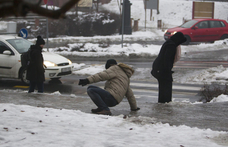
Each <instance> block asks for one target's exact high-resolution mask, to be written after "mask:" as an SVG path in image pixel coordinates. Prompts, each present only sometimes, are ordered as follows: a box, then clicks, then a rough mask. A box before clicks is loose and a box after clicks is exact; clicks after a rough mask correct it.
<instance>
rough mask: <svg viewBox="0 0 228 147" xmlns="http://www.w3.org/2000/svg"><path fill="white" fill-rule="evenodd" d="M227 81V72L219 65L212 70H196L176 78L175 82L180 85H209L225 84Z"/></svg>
mask: <svg viewBox="0 0 228 147" xmlns="http://www.w3.org/2000/svg"><path fill="white" fill-rule="evenodd" d="M227 79H228V70H227V68H224V67H223V66H222V65H220V66H217V67H213V68H208V69H203V70H196V71H193V72H191V73H187V74H185V75H184V76H183V77H178V78H176V79H175V81H176V82H180V83H199V84H202V83H207V84H210V83H212V82H217V83H218V82H219V83H227Z"/></svg>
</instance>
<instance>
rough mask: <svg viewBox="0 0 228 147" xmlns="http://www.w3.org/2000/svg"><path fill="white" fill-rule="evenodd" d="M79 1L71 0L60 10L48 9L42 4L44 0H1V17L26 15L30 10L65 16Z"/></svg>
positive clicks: (47, 15)
mask: <svg viewBox="0 0 228 147" xmlns="http://www.w3.org/2000/svg"><path fill="white" fill-rule="evenodd" d="M30 1H31V0H30ZM79 1H80V0H69V1H68V2H67V3H65V4H64V5H63V6H62V7H61V8H60V9H58V10H48V9H45V8H43V7H41V6H40V4H41V2H42V0H39V2H38V3H37V4H35V3H32V2H28V1H26V0H0V17H3V18H4V17H9V16H16V17H19V16H23V17H26V15H27V14H28V13H29V12H32V13H35V14H38V15H40V16H45V17H48V18H53V19H59V18H64V17H65V13H66V12H67V11H68V10H70V9H71V8H72V7H73V6H74V5H75V4H77V3H78V2H79Z"/></svg>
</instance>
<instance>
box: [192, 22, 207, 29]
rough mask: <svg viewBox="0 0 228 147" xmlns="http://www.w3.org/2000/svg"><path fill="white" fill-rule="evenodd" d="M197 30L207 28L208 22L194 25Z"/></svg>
mask: <svg viewBox="0 0 228 147" xmlns="http://www.w3.org/2000/svg"><path fill="white" fill-rule="evenodd" d="M195 26H196V27H198V28H199V29H205V28H208V21H201V22H199V23H197V24H196V25H195Z"/></svg>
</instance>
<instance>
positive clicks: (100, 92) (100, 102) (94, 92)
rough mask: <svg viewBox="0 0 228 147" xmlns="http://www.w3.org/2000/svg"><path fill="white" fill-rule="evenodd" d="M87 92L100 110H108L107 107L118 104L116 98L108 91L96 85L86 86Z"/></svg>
mask: <svg viewBox="0 0 228 147" xmlns="http://www.w3.org/2000/svg"><path fill="white" fill-rule="evenodd" d="M87 93H88V95H89V96H90V98H91V99H92V101H93V102H94V103H95V104H96V105H97V107H98V108H99V109H101V110H108V111H109V108H108V107H113V106H116V105H117V104H118V102H117V101H116V99H115V98H114V97H113V96H112V95H111V94H110V93H109V92H108V91H105V90H104V89H102V88H99V87H97V86H92V85H91V86H89V87H88V88H87Z"/></svg>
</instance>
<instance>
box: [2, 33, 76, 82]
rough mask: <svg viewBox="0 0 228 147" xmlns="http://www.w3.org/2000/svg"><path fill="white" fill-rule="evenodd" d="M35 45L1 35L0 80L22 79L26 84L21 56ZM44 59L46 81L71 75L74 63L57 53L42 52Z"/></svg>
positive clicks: (24, 40) (21, 39)
mask: <svg viewBox="0 0 228 147" xmlns="http://www.w3.org/2000/svg"><path fill="white" fill-rule="evenodd" d="M32 44H33V43H31V42H29V41H28V40H26V39H23V38H21V37H16V36H10V35H0V78H16V79H21V81H22V82H23V83H25V84H28V83H29V81H27V80H26V70H25V69H23V68H22V66H21V54H22V53H24V52H26V51H27V50H28V49H29V48H30V46H31V45H32ZM42 54H43V58H44V65H46V67H47V68H45V79H46V80H48V79H59V78H61V77H62V76H66V75H70V74H71V73H72V70H73V65H72V62H71V61H70V60H69V59H67V58H65V57H63V56H61V55H58V54H55V53H50V52H42Z"/></svg>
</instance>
